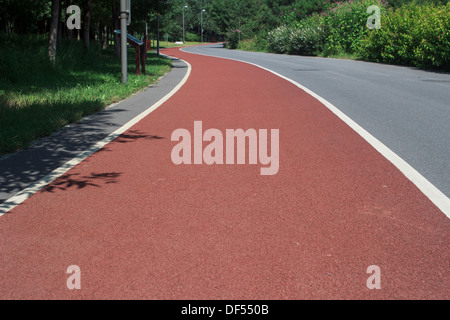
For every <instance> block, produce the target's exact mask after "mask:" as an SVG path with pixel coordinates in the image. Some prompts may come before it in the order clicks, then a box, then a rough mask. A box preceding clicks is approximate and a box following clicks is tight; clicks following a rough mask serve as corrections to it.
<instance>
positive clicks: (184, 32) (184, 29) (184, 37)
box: [183, 6, 188, 43]
mask: <svg viewBox="0 0 450 320" xmlns="http://www.w3.org/2000/svg"><path fill="white" fill-rule="evenodd" d="M187 7H188V6H184V7H183V43H185V42H186V28H185V25H184V9H186V8H187Z"/></svg>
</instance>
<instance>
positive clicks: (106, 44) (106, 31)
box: [103, 24, 109, 49]
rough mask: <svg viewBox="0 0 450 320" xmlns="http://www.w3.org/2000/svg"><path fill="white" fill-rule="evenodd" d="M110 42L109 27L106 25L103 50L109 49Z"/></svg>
mask: <svg viewBox="0 0 450 320" xmlns="http://www.w3.org/2000/svg"><path fill="white" fill-rule="evenodd" d="M108 41H109V37H108V26H107V25H106V24H105V25H104V26H103V49H106V48H108Z"/></svg>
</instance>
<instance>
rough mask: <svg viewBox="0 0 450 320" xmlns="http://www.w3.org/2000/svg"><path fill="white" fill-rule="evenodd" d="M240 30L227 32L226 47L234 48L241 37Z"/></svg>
mask: <svg viewBox="0 0 450 320" xmlns="http://www.w3.org/2000/svg"><path fill="white" fill-rule="evenodd" d="M241 34H242V32H241V30H237V29H236V30H231V31H229V32H228V33H227V36H226V39H225V40H226V41H227V48H228V49H236V48H237V46H238V43H239V40H240V38H241Z"/></svg>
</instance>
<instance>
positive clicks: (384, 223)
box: [0, 49, 450, 299]
mask: <svg viewBox="0 0 450 320" xmlns="http://www.w3.org/2000/svg"><path fill="white" fill-rule="evenodd" d="M163 53H165V54H168V55H171V56H176V57H178V58H181V59H183V60H185V61H187V62H189V63H190V65H191V66H192V71H191V74H190V77H189V79H188V81H187V82H186V83H185V84H184V86H183V87H182V88H181V89H180V90H179V91H178V92H177V93H176V94H175V95H174V96H172V97H171V98H170V99H169V100H168V101H167V102H165V103H164V104H163V105H162V106H160V107H159V108H158V109H156V110H155V111H154V112H152V113H151V114H150V115H148V116H147V117H145V118H144V119H143V120H141V121H140V122H138V123H137V124H136V125H134V126H133V127H131V128H130V129H129V130H128V131H127V132H125V133H124V135H125V136H126V135H132V136H134V137H135V138H134V139H121V137H119V138H118V139H116V140H114V141H113V142H111V143H109V144H107V145H106V146H105V147H104V148H102V149H101V150H100V151H98V152H96V153H95V154H93V155H92V156H90V157H88V158H87V159H86V160H85V161H83V162H81V163H80V164H78V165H77V166H75V167H74V168H72V169H71V170H69V171H68V172H67V173H66V174H64V176H62V177H61V178H59V179H57V180H55V181H54V182H52V183H51V184H49V185H48V186H47V187H46V188H44V189H43V190H41V191H40V192H37V193H36V194H34V195H33V196H31V197H30V198H29V199H27V200H26V201H24V202H23V203H22V204H20V205H19V206H17V207H15V208H14V209H13V210H11V211H10V212H8V213H7V214H5V215H3V216H1V217H0V234H1V239H0V252H1V261H0V268H1V269H0V271H1V272H0V277H1V278H0V281H1V282H0V297H1V298H3V299H25V298H27V299H29V298H31V299H42V298H44V299H48V298H49V299H449V298H450V286H449V283H450V282H449V278H450V277H449V271H450V270H449V265H450V241H449V236H450V221H449V219H448V218H447V216H446V215H445V214H444V213H443V212H441V211H440V210H439V209H438V208H437V207H435V206H434V205H433V204H432V203H431V201H430V200H429V199H427V198H426V197H425V196H424V195H423V194H422V193H421V192H420V191H419V190H418V189H417V187H415V186H414V185H413V183H412V182H410V181H409V180H408V179H406V178H405V177H404V176H403V175H402V174H401V173H400V171H399V170H398V169H397V168H395V167H394V166H393V165H392V164H391V163H390V162H388V161H387V160H386V159H385V158H384V157H383V156H382V155H381V154H379V153H378V152H377V151H376V150H375V149H374V148H373V147H371V146H370V145H369V144H368V143H367V142H366V141H365V140H363V138H361V137H360V136H359V135H358V134H356V133H355V132H354V131H353V130H352V129H350V128H349V127H348V126H347V125H346V124H345V123H343V122H342V121H341V120H339V119H338V118H337V117H336V116H335V115H334V114H333V113H332V112H331V111H329V110H328V109H327V108H325V107H324V106H323V105H322V104H321V103H320V102H318V101H317V100H315V99H314V98H312V97H311V96H309V95H308V94H306V93H305V92H303V91H302V90H300V89H299V88H298V87H296V86H295V85H293V84H291V83H289V82H287V81H286V80H283V79H281V78H279V77H277V76H275V75H274V74H272V73H270V72H268V71H265V70H262V69H260V68H257V67H255V66H252V65H249V64H245V63H241V62H237V61H231V60H224V59H219V58H212V57H205V56H199V55H193V54H189V53H185V52H181V51H179V50H178V49H168V50H165V51H163ZM194 121H202V124H203V130H206V129H209V128H215V129H219V130H220V131H221V132H223V133H225V131H226V129H239V128H242V129H244V130H247V129H249V128H254V129H269V131H270V129H279V132H280V137H279V150H280V153H279V158H280V162H279V171H278V173H277V174H276V175H271V176H270V175H269V176H264V175H260V168H261V165H225V164H224V165H206V164H203V165H180V166H177V165H175V164H173V162H172V160H171V152H172V149H173V147H174V146H175V145H176V142H172V141H171V135H172V132H173V131H174V130H176V129H179V128H185V129H188V130H189V131H190V132H191V133H192V135H193V129H194ZM137 133H138V134H137ZM205 145H206V143H205V144H204V146H205ZM71 265H77V266H79V268H80V270H81V289H80V290H69V289H68V288H67V286H66V281H67V278H68V277H69V274H67V273H66V270H67V268H68V266H71ZM372 265H376V266H378V267H379V270H380V271H381V277H380V285H381V289H373V290H370V289H368V287H367V285H366V282H367V279H368V278H369V276H370V274H368V273H367V268H368V267H369V266H372Z"/></svg>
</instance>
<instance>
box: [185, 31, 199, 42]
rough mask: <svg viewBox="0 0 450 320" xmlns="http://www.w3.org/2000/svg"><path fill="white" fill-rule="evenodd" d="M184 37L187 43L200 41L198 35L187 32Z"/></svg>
mask: <svg viewBox="0 0 450 320" xmlns="http://www.w3.org/2000/svg"><path fill="white" fill-rule="evenodd" d="M184 37H185V39H186V41H188V42H200V40H201V39H200V36H199V35H198V34H196V33H192V32H189V31H186V34H185V36H184Z"/></svg>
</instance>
